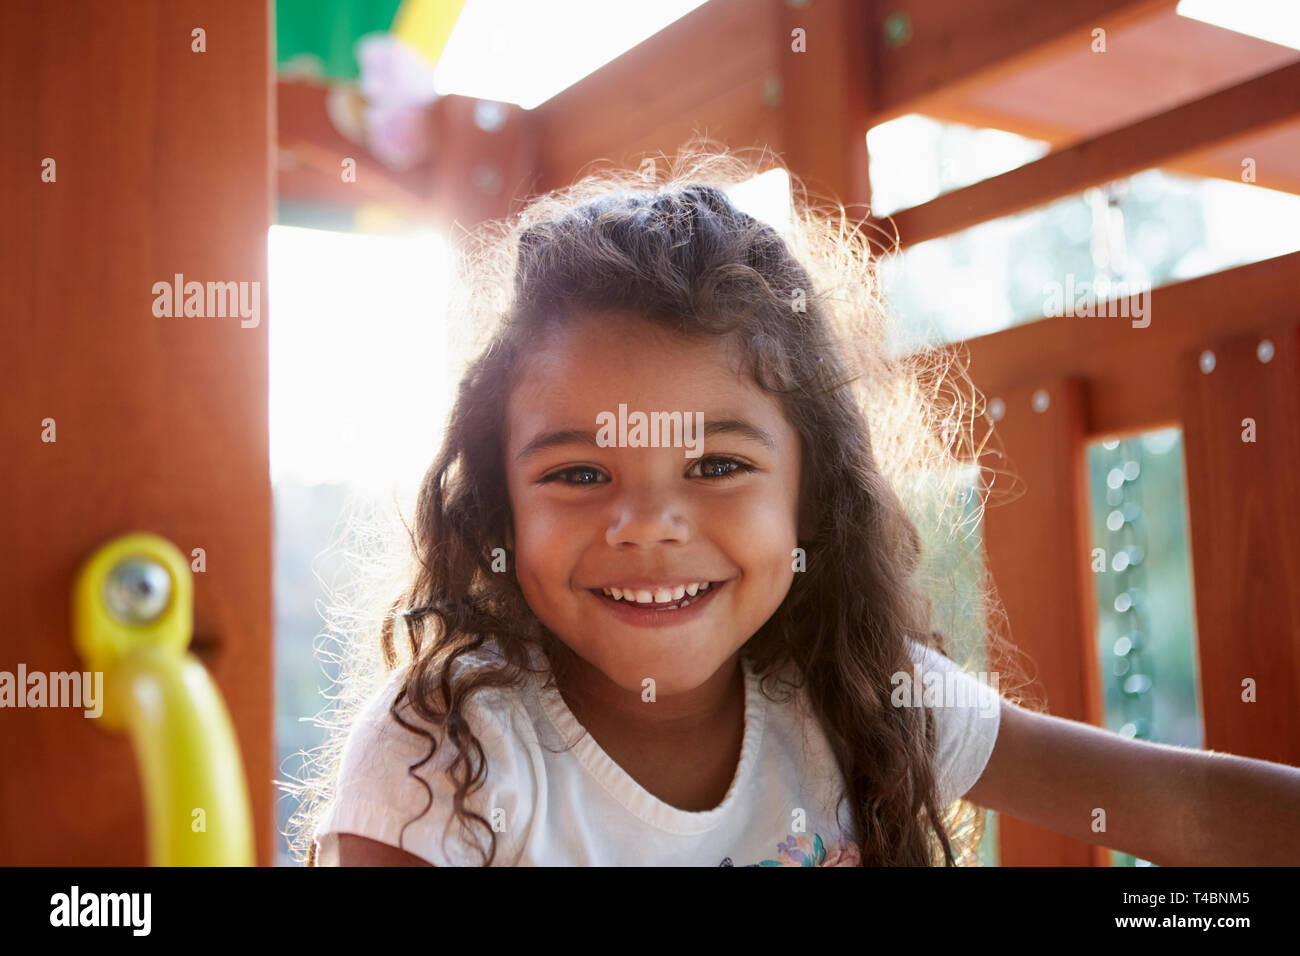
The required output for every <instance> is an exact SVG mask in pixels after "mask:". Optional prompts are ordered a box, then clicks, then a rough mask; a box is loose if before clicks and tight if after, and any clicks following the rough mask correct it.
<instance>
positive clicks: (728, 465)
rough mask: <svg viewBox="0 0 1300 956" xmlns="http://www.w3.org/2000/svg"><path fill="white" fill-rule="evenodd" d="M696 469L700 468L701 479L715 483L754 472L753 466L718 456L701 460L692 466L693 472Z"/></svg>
mask: <svg viewBox="0 0 1300 956" xmlns="http://www.w3.org/2000/svg"><path fill="white" fill-rule="evenodd" d="M696 468H699V470H700V477H701V478H709V479H712V480H714V481H717V480H721V479H726V478H734V477H735V476H736V475H739V474H743V473H744V472H748V471H753V470H754V466H753V465H747V464H745V463H744V462H743V461H737V460H736V459H735V458H723V457H721V456H718V455H714V456H712V457H709V458H701V459H700V460H699V462H697V463H696V464H695V465H692V466H691V470H692V471H694V470H695V469H696Z"/></svg>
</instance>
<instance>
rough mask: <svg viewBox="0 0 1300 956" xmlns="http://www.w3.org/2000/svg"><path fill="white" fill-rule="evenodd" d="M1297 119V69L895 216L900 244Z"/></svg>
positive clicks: (1007, 213)
mask: <svg viewBox="0 0 1300 956" xmlns="http://www.w3.org/2000/svg"><path fill="white" fill-rule="evenodd" d="M1297 115H1300V62H1296V63H1293V64H1291V65H1290V66H1285V67H1282V68H1281V69H1279V70H1274V71H1273V72H1271V73H1266V74H1264V75H1263V76H1260V77H1257V78H1255V79H1253V80H1248V81H1247V82H1245V83H1240V84H1238V85H1236V86H1233V87H1230V88H1228V89H1226V90H1222V91H1220V92H1218V93H1214V94H1211V95H1210V96H1207V97H1205V98H1203V99H1199V100H1196V101H1194V102H1192V103H1188V104H1187V105H1186V106H1181V107H1179V108H1177V109H1174V110H1170V111H1169V112H1167V113H1161V114H1159V115H1157V116H1152V117H1150V118H1148V119H1145V120H1142V121H1140V122H1138V123H1134V124H1132V125H1130V126H1126V127H1124V128H1123V129H1118V130H1115V131H1113V132H1110V133H1105V134H1103V135H1101V136H1098V137H1096V138H1095V139H1091V140H1089V141H1087V142H1086V143H1080V144H1078V145H1077V146H1072V147H1070V148H1068V149H1063V150H1060V151H1059V152H1055V153H1051V154H1049V155H1047V156H1045V157H1043V158H1042V159H1040V160H1037V161H1035V162H1032V163H1029V164H1027V165H1025V166H1021V167H1020V168H1019V169H1013V170H1011V171H1010V172H1007V173H1003V174H1002V175H1000V176H994V177H992V178H990V179H985V180H983V181H982V182H978V183H975V184H974V185H972V186H967V187H965V188H964V189H958V190H954V191H953V192H950V193H947V194H946V195H943V196H940V197H938V198H937V199H933V200H931V201H930V202H927V203H923V204H922V205H920V206H914V207H912V208H911V209H904V210H902V211H900V212H897V213H895V214H894V215H893V216H891V217H889V220H886V221H884V222H883V223H882V226H883V227H884V228H886V229H889V228H890V221H891V220H892V225H893V228H894V229H895V230H897V234H898V237H899V242H900V243H901V244H902V245H904V246H907V245H913V244H915V243H918V242H925V241H926V240H927V239H934V238H937V237H939V236H946V235H951V234H952V233H955V232H960V231H961V230H963V229H966V228H969V227H971V226H975V225H978V224H979V223H982V222H987V221H989V220H992V219H1000V218H1002V217H1004V216H1010V215H1012V214H1014V213H1017V212H1020V211H1022V210H1025V209H1029V208H1032V207H1034V206H1040V205H1042V204H1043V203H1046V202H1050V201H1051V200H1053V199H1057V198H1059V197H1061V196H1067V195H1070V194H1072V193H1076V192H1079V191H1080V190H1083V189H1086V188H1088V187H1089V186H1096V185H1099V184H1101V183H1105V182H1109V181H1111V180H1114V179H1119V178H1121V177H1123V176H1130V175H1132V174H1134V173H1137V172H1140V171H1142V170H1144V169H1150V168H1152V167H1154V166H1159V165H1160V164H1162V163H1166V162H1169V161H1172V160H1175V159H1177V158H1178V157H1179V156H1183V155H1185V154H1188V153H1191V152H1194V151H1198V150H1204V149H1206V148H1208V147H1211V146H1214V145H1215V144H1217V143H1222V142H1225V141H1228V140H1231V139H1233V138H1234V137H1238V136H1242V135H1245V134H1247V133H1252V132H1261V131H1265V130H1267V129H1269V128H1272V127H1275V126H1279V125H1282V124H1284V123H1287V122H1289V121H1291V120H1292V119H1294V118H1295V117H1296V116H1297Z"/></svg>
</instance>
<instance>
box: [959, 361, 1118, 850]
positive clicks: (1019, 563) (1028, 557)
mask: <svg viewBox="0 0 1300 956" xmlns="http://www.w3.org/2000/svg"><path fill="white" fill-rule="evenodd" d="M976 371H978V370H976ZM1039 389H1041V390H1042V391H1043V392H1044V393H1045V394H1046V395H1047V398H1048V405H1047V408H1046V410H1044V411H1041V412H1039V411H1035V410H1034V407H1033V395H1034V393H1035V392H1036V391H1038V390H1039ZM988 394H989V397H990V399H992V398H1000V399H1002V401H1003V402H1004V403H1005V405H1006V414H1005V417H1004V418H1003V419H1002V420H1001V421H1000V422H998V423H997V426H996V436H997V441H998V442H1000V443H1001V451H1002V452H1003V453H1004V454H1005V455H1006V458H1005V459H994V460H992V461H989V462H986V463H985V464H986V467H988V466H992V467H993V468H995V469H996V470H998V471H1011V472H1014V474H1015V476H1016V478H1015V480H1014V482H1010V481H1009V480H1008V477H1007V476H1006V475H1005V474H998V475H997V476H996V477H995V478H994V479H993V480H994V485H993V489H994V503H993V504H992V506H991V507H989V508H988V509H987V510H986V512H985V515H984V547H985V559H986V561H987V562H988V567H989V571H990V573H991V574H992V576H993V580H994V582H995V584H996V585H997V588H998V596H999V598H1000V599H1001V602H1002V608H1003V610H1004V611H1005V613H1006V615H1007V620H1008V621H1009V627H1010V634H1009V636H1010V638H1011V640H1012V641H1013V642H1014V643H1015V644H1016V646H1017V647H1018V648H1019V649H1020V650H1021V651H1022V652H1023V653H1024V654H1026V655H1028V657H1029V659H1030V663H1029V664H1028V665H1027V666H1028V670H1029V676H1030V677H1036V680H1035V681H1034V684H1033V685H1032V689H1031V691H1030V695H1031V696H1036V697H1037V698H1039V699H1041V700H1042V701H1044V702H1045V703H1046V705H1047V709H1048V711H1049V712H1050V713H1052V714H1053V715H1055V716H1058V717H1067V718H1070V719H1071V720H1081V721H1086V722H1089V723H1093V724H1100V723H1101V722H1102V720H1101V716H1102V715H1101V712H1100V711H1101V707H1100V701H1101V692H1100V686H1099V684H1100V678H1099V675H1098V674H1097V663H1096V660H1097V655H1096V651H1095V648H1094V642H1095V638H1094V633H1095V619H1096V610H1095V607H1094V603H1095V599H1094V596H1093V582H1092V580H1091V578H1090V577H1089V576H1088V575H1089V571H1088V562H1087V557H1088V547H1089V538H1088V531H1087V514H1088V511H1087V508H1088V495H1087V484H1086V481H1087V472H1086V471H1085V469H1084V453H1085V444H1084V436H1085V433H1086V423H1085V419H1084V412H1085V409H1086V407H1087V406H1086V402H1085V397H1086V396H1085V394H1084V385H1083V384H1082V383H1081V382H1079V381H1077V380H1073V379H1060V378H1058V379H1051V380H1044V381H1041V382H1037V383H1034V384H1032V385H1017V386H1014V387H1011V388H996V387H992V388H988ZM1011 488H1014V489H1015V491H1016V492H1017V496H1016V497H1015V498H1014V500H1004V499H1003V496H1004V495H1007V492H1008V490H1009V489H1011ZM1007 496H1008V497H1009V495H1007ZM1006 689H1007V688H1006V687H1005V686H1004V690H1006ZM998 837H999V859H1000V863H1001V865H1002V866H1025V865H1034V866H1089V865H1094V864H1099V863H1104V862H1105V860H1106V856H1105V851H1104V850H1102V849H1100V848H1097V847H1093V846H1090V845H1088V844H1085V843H1081V842H1079V841H1077V840H1072V839H1069V838H1068V837H1064V836H1061V835H1059V834H1056V833H1053V832H1051V831H1050V830H1045V829H1043V828H1041V827H1036V826H1032V825H1030V824H1028V823H1025V822H1023V821H1021V820H1017V819H1014V818H1012V817H1008V816H1005V815H1003V816H1001V817H999V820H998Z"/></svg>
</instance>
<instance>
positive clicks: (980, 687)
mask: <svg viewBox="0 0 1300 956" xmlns="http://www.w3.org/2000/svg"><path fill="white" fill-rule="evenodd" d="M911 651H912V659H913V660H914V661H917V662H918V663H919V664H920V665H921V678H922V682H923V684H922V687H923V691H922V700H923V702H924V704H925V705H926V706H927V707H930V708H931V712H932V713H933V714H934V718H935V744H936V751H935V758H934V773H935V779H936V781H937V784H938V789H939V805H940V806H942V807H946V806H948V805H949V804H950V803H952V802H953V801H954V800H958V799H960V798H961V797H963V796H965V794H966V793H967V792H968V791H969V790H970V789H971V787H973V786H975V784H976V782H977V781H978V780H979V778H980V775H981V774H982V773H983V772H984V768H985V767H986V766H987V765H988V762H989V757H990V756H992V754H993V745H994V743H995V742H996V741H997V738H998V726H999V723H1000V720H1001V706H1000V705H1001V697H1000V695H999V694H998V692H997V689H996V688H997V681H996V679H995V680H994V681H993V682H992V686H990V685H989V684H988V683H986V682H985V681H983V680H980V679H977V678H976V677H975V676H974V675H972V674H970V673H968V672H967V671H965V670H963V669H962V668H961V667H960V666H959V665H958V664H957V663H956V662H955V661H953V660H951V659H949V658H948V657H945V656H944V655H943V654H940V653H939V652H938V651H936V650H934V649H933V648H929V647H926V646H925V645H924V644H920V643H918V642H916V641H913V642H911ZM927 675H933V676H927ZM931 689H932V691H933V693H929V692H928V691H929V690H931Z"/></svg>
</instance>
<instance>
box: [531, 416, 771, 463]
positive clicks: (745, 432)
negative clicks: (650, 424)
mask: <svg viewBox="0 0 1300 956" xmlns="http://www.w3.org/2000/svg"><path fill="white" fill-rule="evenodd" d="M714 435H736V436H738V437H740V438H748V439H749V440H750V441H755V442H758V443H759V444H760V445H763V446H764V447H766V448H768V449H770V450H772V451H775V450H776V439H775V438H773V437H772V435H771V434H770V433H769V432H767V431H766V430H765V429H762V428H759V427H758V426H757V425H754V424H752V423H750V422H747V421H745V420H744V419H740V418H719V419H714V420H713V421H708V420H706V421H705V423H704V437H705V438H709V437H712V436H714ZM561 445H588V446H590V447H592V448H599V447H600V446H599V445H597V444H596V433H595V432H594V431H585V430H584V429H581V428H566V429H561V430H558V431H551V432H543V433H542V434H540V435H538V436H537V437H536V438H534V439H533V440H532V441H530V442H529V443H528V444H526V445H525V446H524V447H523V449H521V450H520V452H519V454H517V455H516V456H515V461H523V460H524V459H525V458H527V457H529V456H530V455H535V454H537V453H538V452H540V451H544V450H546V449H547V448H556V447H559V446H561Z"/></svg>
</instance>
